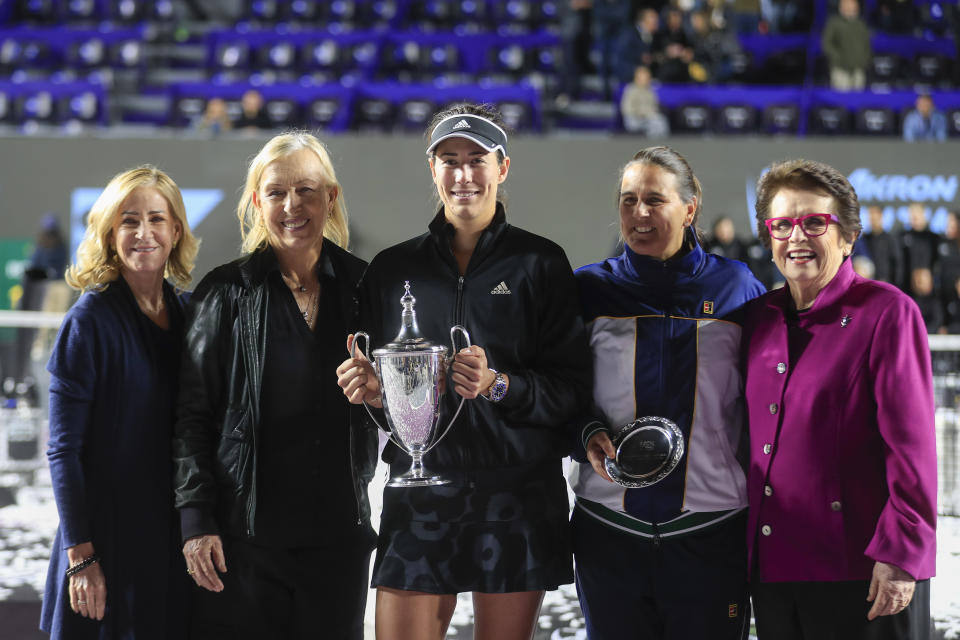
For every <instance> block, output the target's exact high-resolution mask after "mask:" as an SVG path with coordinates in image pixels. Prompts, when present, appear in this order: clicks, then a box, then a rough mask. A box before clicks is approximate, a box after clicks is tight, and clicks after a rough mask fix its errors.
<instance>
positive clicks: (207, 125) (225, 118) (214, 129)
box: [195, 98, 233, 136]
mask: <svg viewBox="0 0 960 640" xmlns="http://www.w3.org/2000/svg"><path fill="white" fill-rule="evenodd" d="M231 128H233V123H232V122H231V121H230V115H229V114H228V113H227V103H226V101H225V100H224V99H223V98H210V99H209V100H207V106H206V107H205V108H204V109H203V116H201V118H200V119H199V120H198V121H197V123H196V125H195V129H196V130H197V131H198V132H203V133H208V134H209V135H211V136H217V135H219V134H221V133H222V132H224V131H229V130H230V129H231Z"/></svg>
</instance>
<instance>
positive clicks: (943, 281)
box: [934, 211, 960, 302]
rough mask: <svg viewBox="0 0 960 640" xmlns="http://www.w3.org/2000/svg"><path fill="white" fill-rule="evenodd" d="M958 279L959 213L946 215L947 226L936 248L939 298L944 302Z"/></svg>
mask: <svg viewBox="0 0 960 640" xmlns="http://www.w3.org/2000/svg"><path fill="white" fill-rule="evenodd" d="M958 279H960V213H958V212H956V211H950V212H948V213H947V225H946V228H945V229H944V231H943V237H942V238H941V239H940V244H939V245H938V247H937V271H936V273H935V277H934V281H936V282H938V283H939V288H940V297H941V299H942V300H943V301H944V302H946V301H947V300H948V299H950V298H951V297H952V296H953V294H954V292H955V291H954V283H955V282H956V281H957V280H958Z"/></svg>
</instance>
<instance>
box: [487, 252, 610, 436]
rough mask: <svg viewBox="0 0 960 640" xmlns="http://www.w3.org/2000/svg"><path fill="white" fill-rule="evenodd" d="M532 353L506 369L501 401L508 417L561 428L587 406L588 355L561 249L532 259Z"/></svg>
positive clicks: (569, 272) (590, 369)
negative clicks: (507, 380) (534, 299)
mask: <svg viewBox="0 0 960 640" xmlns="http://www.w3.org/2000/svg"><path fill="white" fill-rule="evenodd" d="M538 264H539V269H540V271H539V273H538V274H536V295H537V305H536V308H535V309H534V310H531V313H535V314H536V318H535V321H536V326H537V330H536V333H535V335H534V336H533V339H534V340H536V349H535V350H534V352H535V353H536V356H535V358H534V359H533V361H532V362H530V363H529V364H528V366H527V367H526V368H523V369H511V370H509V371H506V372H505V373H507V375H508V376H509V377H510V387H509V389H508V390H507V395H506V396H504V398H503V400H502V401H501V403H500V404H501V407H502V408H503V410H504V411H505V412H506V417H507V419H508V420H510V421H512V422H518V423H523V424H527V425H538V426H543V427H547V428H555V429H566V425H567V423H568V421H569V420H570V419H571V417H573V416H575V415H577V414H579V413H581V412H582V411H583V410H584V408H585V407H587V406H589V403H590V398H591V395H592V383H593V358H592V357H591V355H590V347H589V345H588V343H587V335H586V331H585V330H584V326H583V319H582V318H581V315H580V298H579V296H578V293H577V283H576V281H575V279H574V277H573V271H572V270H571V269H570V263H569V262H568V261H567V257H566V255H565V254H564V253H563V251H562V250H560V249H559V248H557V250H556V254H555V255H547V256H544V257H543V259H542V260H539V261H538Z"/></svg>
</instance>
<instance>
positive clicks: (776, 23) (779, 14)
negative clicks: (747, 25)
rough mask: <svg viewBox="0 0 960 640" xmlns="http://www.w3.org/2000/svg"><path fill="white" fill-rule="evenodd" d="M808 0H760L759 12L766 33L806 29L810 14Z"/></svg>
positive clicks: (808, 25) (810, 17) (808, 24)
mask: <svg viewBox="0 0 960 640" xmlns="http://www.w3.org/2000/svg"><path fill="white" fill-rule="evenodd" d="M810 7H811V3H810V0H761V1H760V14H761V16H762V17H763V23H762V24H763V25H765V26H766V32H767V33H772V34H776V33H796V32H799V31H807V30H808V29H809V27H810V21H811V19H812V15H811V13H810Z"/></svg>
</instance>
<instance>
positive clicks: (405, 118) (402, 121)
mask: <svg viewBox="0 0 960 640" xmlns="http://www.w3.org/2000/svg"><path fill="white" fill-rule="evenodd" d="M436 112H437V105H436V104H435V103H434V102H433V101H432V100H427V99H425V98H410V99H407V100H403V101H402V102H401V103H400V104H399V105H398V106H397V115H396V120H397V125H398V126H399V127H400V128H401V129H403V130H405V131H415V132H420V131H423V130H424V129H425V128H426V127H427V124H429V122H430V119H431V118H432V117H433V114H434V113H436Z"/></svg>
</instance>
